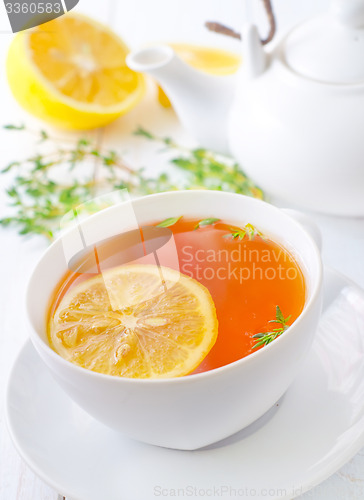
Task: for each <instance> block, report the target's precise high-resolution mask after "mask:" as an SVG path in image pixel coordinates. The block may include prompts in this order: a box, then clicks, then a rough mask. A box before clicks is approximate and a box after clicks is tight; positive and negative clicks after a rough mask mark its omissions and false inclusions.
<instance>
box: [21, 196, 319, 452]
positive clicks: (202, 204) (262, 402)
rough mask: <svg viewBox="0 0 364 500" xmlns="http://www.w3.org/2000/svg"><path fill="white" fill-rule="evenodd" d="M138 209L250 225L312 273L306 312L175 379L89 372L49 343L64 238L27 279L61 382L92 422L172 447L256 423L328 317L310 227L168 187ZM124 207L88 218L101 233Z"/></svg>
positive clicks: (40, 345)
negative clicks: (247, 347) (262, 340)
mask: <svg viewBox="0 0 364 500" xmlns="http://www.w3.org/2000/svg"><path fill="white" fill-rule="evenodd" d="M133 208H134V211H135V214H136V217H137V220H138V222H139V224H148V223H150V222H154V221H158V220H164V219H166V218H167V217H177V216H180V215H184V216H185V217H190V218H191V217H194V218H207V217H216V218H220V219H222V220H223V221H227V222H229V223H232V224H236V225H241V224H242V223H246V222H250V223H251V224H253V225H254V226H256V227H257V228H259V229H260V230H262V231H263V232H264V233H265V234H267V235H268V236H270V237H271V238H272V239H273V240H275V241H276V242H278V243H281V244H283V245H284V247H285V248H286V249H287V250H288V251H289V252H291V253H292V254H294V256H295V257H296V259H298V261H299V264H300V266H301V268H302V270H303V273H304V275H305V282H306V289H307V291H306V295H307V296H306V302H305V306H304V310H303V312H302V313H301V315H300V316H299V317H298V319H297V320H296V321H295V322H294V323H293V324H292V325H291V326H290V328H289V329H288V330H287V331H286V332H285V333H284V334H283V335H281V336H280V337H279V338H277V339H276V340H275V341H274V342H272V343H270V344H269V345H267V346H265V347H264V348H262V349H261V350H258V351H257V352H254V353H253V354H250V355H249V356H247V357H245V358H243V359H240V360H238V361H235V362H233V363H231V364H229V365H225V366H223V367H221V368H217V369H214V370H211V371H208V372H204V373H198V374H194V375H189V376H185V377H179V378H173V379H159V380H148V379H130V378H122V377H113V376H109V375H103V374H100V373H96V372H93V371H89V370H86V369H84V368H81V367H79V366H76V365H74V364H72V363H70V362H69V361H66V360H65V359H63V358H62V357H61V356H59V355H58V354H57V353H56V352H55V351H53V350H52V349H51V348H50V347H49V344H48V341H47V334H46V316H47V309H48V307H49V301H50V297H51V295H52V293H53V291H54V289H55V287H56V285H57V283H58V282H59V280H60V279H61V278H62V276H63V275H64V273H65V272H66V271H67V263H66V259H65V256H64V253H63V248H62V242H61V240H60V239H59V240H57V241H55V242H54V243H53V244H52V245H51V246H50V247H49V248H48V249H47V251H46V252H45V253H44V255H43V256H42V257H41V259H40V261H39V263H38V264H37V266H36V268H35V270H34V272H33V274H32V276H31V279H30V282H29V285H28V293H27V309H28V317H29V323H30V336H31V340H32V342H33V344H34V346H35V348H36V350H37V351H38V353H39V354H40V356H41V358H42V359H43V361H44V362H45V364H46V365H47V366H48V368H49V370H50V372H51V373H52V375H53V376H54V378H55V379H56V381H57V382H58V383H59V384H60V386H61V387H62V388H63V389H64V390H65V391H66V392H67V393H68V394H69V396H70V397H71V398H72V399H73V401H75V402H76V403H77V404H78V405H79V406H81V407H82V408H83V409H84V410H86V411H87V412H88V413H89V414H90V415H92V416H93V417H94V418H96V419H97V420H99V421H100V422H102V423H104V424H106V425H107V426H109V427H111V428H113V429H116V430H118V431H120V432H122V433H124V434H125V435H127V436H129V437H131V438H134V439H137V440H140V441H143V442H146V443H150V444H154V445H159V446H164V447H169V448H176V449H185V450H192V449H196V448H200V447H203V446H206V445H209V444H212V443H214V442H217V441H219V440H221V439H223V438H225V437H227V436H230V435H232V434H234V433H235V432H237V431H239V430H240V429H242V428H244V427H246V426H248V425H249V424H251V423H252V422H253V421H255V420H256V419H258V418H259V417H260V416H262V415H263V414H264V413H265V412H266V411H267V410H269V408H271V407H272V406H273V405H274V404H275V403H276V402H277V400H278V399H279V398H280V397H281V396H282V395H283V394H284V392H285V391H286V390H287V388H288V387H289V385H290V384H291V383H292V381H293V379H294V377H295V375H296V374H297V372H298V370H299V368H300V366H301V362H302V360H303V359H304V357H305V355H306V354H307V352H308V351H309V349H310V346H311V343H312V340H313V337H314V333H315V330H316V327H317V323H318V320H319V317H320V312H321V291H322V263H321V256H320V252H319V250H318V248H317V245H316V243H315V241H314V238H313V237H312V236H311V234H310V232H309V231H307V229H304V228H303V226H302V225H301V224H300V223H299V222H297V220H295V219H294V218H293V217H292V214H290V215H288V214H287V213H285V212H284V211H283V210H280V209H278V208H276V207H274V206H272V205H269V204H268V203H265V202H262V201H259V200H256V199H253V198H249V197H246V196H242V195H237V194H231V193H223V192H216V191H179V192H170V193H162V194H156V195H151V196H146V197H144V198H140V199H137V200H135V201H133ZM117 209H118V210H120V205H119V207H111V208H108V209H106V210H103V211H102V212H99V213H97V214H95V215H93V216H91V217H90V219H89V220H88V223H89V224H91V225H92V227H93V228H94V229H97V227H100V228H101V227H103V226H104V225H105V223H107V224H108V225H110V221H111V223H112V221H113V214H115V213H116V210H117ZM301 222H302V221H301ZM313 236H315V234H314V232H313Z"/></svg>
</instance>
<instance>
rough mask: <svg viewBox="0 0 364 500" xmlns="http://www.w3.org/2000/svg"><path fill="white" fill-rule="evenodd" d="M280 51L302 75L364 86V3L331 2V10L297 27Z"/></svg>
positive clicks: (336, 0) (320, 79) (289, 64)
mask: <svg viewBox="0 0 364 500" xmlns="http://www.w3.org/2000/svg"><path fill="white" fill-rule="evenodd" d="M283 48H284V55H285V60H286V63H287V64H288V66H290V67H291V68H292V69H293V71H295V72H296V73H298V74H300V75H302V76H305V77H308V78H311V79H314V80H316V81H321V82H325V83H334V84H355V83H364V0H331V7H330V11H329V12H328V13H327V14H326V15H324V16H321V17H317V18H314V19H311V20H310V21H307V22H305V23H303V24H301V25H299V26H298V27H296V28H295V29H294V30H293V31H291V33H289V34H288V36H287V37H286V39H285V41H284V46H283Z"/></svg>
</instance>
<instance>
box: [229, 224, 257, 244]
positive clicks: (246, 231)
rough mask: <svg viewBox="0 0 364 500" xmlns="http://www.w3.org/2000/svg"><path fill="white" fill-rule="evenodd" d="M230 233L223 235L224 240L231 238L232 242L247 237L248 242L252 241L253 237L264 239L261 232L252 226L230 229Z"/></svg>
mask: <svg viewBox="0 0 364 500" xmlns="http://www.w3.org/2000/svg"><path fill="white" fill-rule="evenodd" d="M230 231H231V233H228V234H225V235H224V236H223V237H224V238H231V239H233V240H239V241H241V240H243V239H244V238H245V236H246V235H247V236H248V238H249V240H252V239H253V238H254V237H255V236H260V237H261V238H262V239H265V236H264V235H263V233H262V232H261V231H259V230H258V229H257V228H256V227H255V226H253V224H250V223H249V224H246V225H245V226H244V227H243V228H239V227H238V228H232V227H231V228H230Z"/></svg>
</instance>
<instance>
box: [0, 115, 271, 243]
mask: <svg viewBox="0 0 364 500" xmlns="http://www.w3.org/2000/svg"><path fill="white" fill-rule="evenodd" d="M4 128H5V129H6V130H8V131H9V132H11V133H12V132H14V131H15V132H18V133H30V134H31V135H33V136H34V146H35V149H36V151H37V153H36V154H34V155H32V156H29V157H27V158H25V159H21V160H18V159H16V160H14V161H12V162H10V163H9V164H8V165H6V166H5V167H4V168H3V169H2V170H1V171H0V173H2V174H10V175H13V177H12V181H11V183H10V186H9V187H8V188H7V190H6V192H7V195H8V198H9V206H10V207H11V208H10V214H9V215H7V216H5V217H3V218H1V219H0V225H2V226H14V227H16V228H17V229H18V231H19V233H20V234H23V235H26V234H40V235H43V236H45V237H46V238H48V239H53V237H54V236H55V235H56V233H57V231H58V228H59V221H60V219H61V217H62V216H63V215H65V214H66V213H67V212H69V211H70V210H72V209H73V208H75V207H76V206H78V205H81V204H83V203H85V202H86V201H89V200H91V199H93V198H95V197H96V196H99V195H101V194H104V193H108V192H111V191H116V190H118V189H125V188H126V189H128V191H129V193H130V194H131V195H144V194H151V193H155V192H162V191H171V190H177V189H194V188H200V189H201V188H207V189H217V190H225V191H232V192H237V193H242V194H246V195H249V196H254V197H257V198H262V197H263V193H262V191H261V190H260V189H259V188H257V187H256V186H255V185H254V184H253V183H252V182H251V181H250V179H248V178H247V177H246V175H245V174H244V173H243V172H242V171H241V169H240V168H239V167H238V165H237V164H235V163H233V162H232V160H231V159H230V158H226V157H223V156H221V155H215V154H214V153H212V152H210V151H207V150H205V149H200V148H199V149H193V150H189V149H186V148H183V147H181V146H179V145H178V144H176V143H175V142H174V141H173V140H172V139H169V138H159V137H156V136H154V135H153V134H151V133H150V132H148V131H146V130H145V129H142V128H139V129H138V130H137V131H136V133H135V134H136V135H138V136H141V137H143V138H145V139H148V140H153V141H158V142H159V143H162V144H163V145H164V146H165V149H166V150H168V151H169V152H170V153H172V159H170V160H169V161H170V162H171V163H172V164H173V165H174V166H175V167H177V168H178V169H180V170H182V171H183V172H184V176H183V179H182V180H181V181H178V182H174V181H173V180H172V179H171V177H170V173H169V172H166V171H163V172H161V173H159V174H157V175H156V176H154V177H149V176H148V175H147V174H146V173H145V171H144V169H143V168H134V167H133V166H130V165H128V164H127V163H126V162H125V160H124V159H123V158H122V157H121V156H120V155H119V154H118V153H117V152H116V151H114V150H111V149H110V150H104V149H102V148H100V147H99V146H98V144H97V141H94V140H90V139H87V138H81V139H79V140H77V141H73V140H71V141H68V142H67V141H63V140H61V139H57V138H53V137H51V136H50V135H49V134H48V132H46V131H45V130H39V131H34V130H29V129H28V128H26V127H25V126H24V125H12V124H9V125H5V127H4ZM66 142H67V144H66ZM65 144H66V145H65ZM85 170H86V172H85ZM59 179H61V181H60V180H59Z"/></svg>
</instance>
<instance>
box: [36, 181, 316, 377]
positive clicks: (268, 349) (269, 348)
mask: <svg viewBox="0 0 364 500" xmlns="http://www.w3.org/2000/svg"><path fill="white" fill-rule="evenodd" d="M192 193H193V194H192ZM191 194H192V196H195V195H206V194H207V195H208V196H225V197H229V198H230V197H234V198H236V197H239V198H240V197H243V198H245V199H246V200H247V203H252V204H258V205H261V204H264V205H265V206H266V207H267V209H268V210H271V211H272V212H275V213H279V214H280V216H283V217H285V218H287V219H288V220H290V222H291V223H293V224H294V225H295V226H296V227H297V228H298V230H299V231H300V232H301V233H302V234H303V235H304V237H305V238H306V239H307V240H308V241H309V242H310V244H311V247H312V251H313V256H314V258H315V260H316V262H317V264H318V266H317V269H318V274H317V279H316V280H315V282H314V283H313V286H312V289H311V291H310V296H309V297H308V299H307V300H306V303H305V305H304V309H303V311H302V312H301V313H300V315H299V316H298V318H297V319H296V320H295V321H294V322H293V323H292V325H290V327H289V328H288V329H287V331H286V332H285V334H284V335H280V336H279V337H277V338H276V339H275V340H274V342H270V343H269V344H267V345H266V346H264V348H263V349H258V350H257V351H255V352H252V353H250V354H248V355H247V356H244V357H243V358H240V359H238V360H236V361H233V362H231V363H228V364H226V365H223V366H220V367H218V368H213V369H211V370H207V371H204V372H199V373H194V374H189V375H185V376H181V377H168V378H167V377H166V378H159V379H148V378H131V377H117V376H115V375H108V374H104V373H99V372H95V371H93V370H88V369H87V368H83V367H81V366H78V365H76V364H74V363H71V361H68V360H66V359H65V358H63V357H62V356H60V355H59V354H58V353H56V352H55V351H54V350H53V349H52V348H51V347H50V346H49V345H48V344H47V343H46V342H45V341H44V340H43V339H42V338H41V336H40V334H39V333H38V331H37V330H36V328H35V327H34V326H33V323H32V320H31V314H30V295H31V292H32V290H31V288H32V283H33V278H34V276H35V274H36V272H37V270H38V268H39V267H40V266H41V265H42V262H43V260H44V258H45V257H46V256H47V255H48V254H49V253H51V252H52V250H53V249H54V248H55V247H56V246H57V245H60V244H61V237H58V238H57V239H56V240H55V241H54V242H52V244H51V245H50V246H49V247H48V248H47V249H46V250H45V251H44V252H43V254H42V255H41V256H40V258H39V259H38V261H37V263H36V265H35V266H34V269H33V272H32V273H31V275H30V278H29V280H28V284H27V288H26V313H27V320H28V323H29V325H30V331H31V333H30V338H31V340H32V342H33V343H34V344H38V345H39V346H40V348H41V349H43V350H45V351H46V352H47V354H48V355H50V356H51V358H53V359H54V360H55V362H56V363H57V362H58V363H61V364H62V365H64V366H65V367H66V368H68V369H69V370H75V371H76V373H79V374H81V375H82V374H83V375H84V376H90V377H96V378H97V379H103V380H105V381H107V380H108V381H110V383H118V384H125V383H132V384H147V385H155V384H158V385H161V384H166V383H168V384H186V383H194V381H196V380H203V379H205V378H214V377H215V376H219V375H220V374H223V373H225V372H228V371H230V370H234V369H235V368H236V367H237V366H240V365H241V366H244V365H248V364H251V363H253V362H254V361H255V359H256V358H257V356H259V357H262V356H263V355H265V356H268V355H269V353H272V352H274V350H276V349H278V348H279V346H280V345H281V344H282V343H283V342H287V341H286V340H285V339H286V338H287V337H289V336H290V335H292V327H295V326H297V325H299V324H300V323H302V321H303V319H304V317H305V316H306V315H307V313H308V311H309V310H310V309H311V308H312V307H313V304H314V303H315V302H316V301H317V300H318V299H319V295H320V290H321V286H322V279H323V278H322V277H323V265H322V259H321V253H320V251H319V249H318V247H317V245H316V242H315V241H314V239H313V237H312V236H311V234H310V233H309V232H308V231H307V230H306V229H305V228H304V227H303V226H302V225H301V224H300V223H299V222H298V221H297V220H296V219H294V218H293V217H292V216H290V215H288V214H287V213H285V212H283V211H282V210H281V209H280V208H278V207H276V206H275V205H271V204H270V203H267V202H266V201H264V200H260V199H257V198H252V197H249V196H246V195H243V194H239V193H231V192H224V191H213V190H204V189H196V190H179V191H166V192H163V193H154V194H150V195H146V196H141V197H138V198H135V199H133V200H132V202H133V203H138V202H141V201H144V200H146V199H154V198H166V197H169V196H185V195H191ZM123 203H130V202H129V201H122V202H120V203H118V204H117V205H113V206H111V207H108V208H106V209H104V210H101V211H99V212H96V213H95V214H92V215H90V216H89V217H87V219H88V220H90V219H91V218H97V217H105V216H106V214H107V213H108V212H109V211H110V210H113V209H115V207H116V206H119V205H121V204H123ZM73 230H74V228H70V229H69V230H67V233H68V232H71V231H73ZM64 234H65V233H64ZM111 381H113V382H111Z"/></svg>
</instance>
